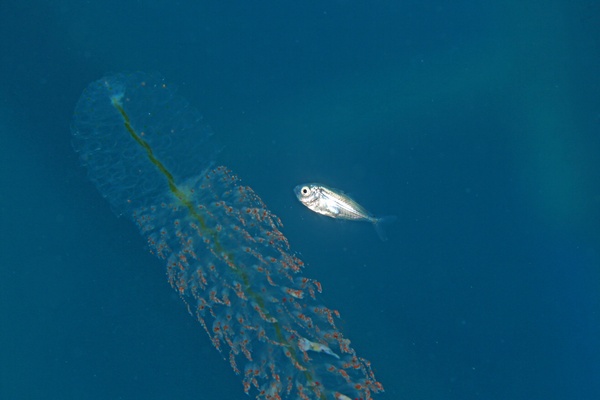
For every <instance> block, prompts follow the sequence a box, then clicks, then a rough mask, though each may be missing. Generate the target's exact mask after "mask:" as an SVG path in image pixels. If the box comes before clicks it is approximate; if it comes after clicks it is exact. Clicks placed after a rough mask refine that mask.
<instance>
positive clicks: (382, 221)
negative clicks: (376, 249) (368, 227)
mask: <svg viewBox="0 0 600 400" xmlns="http://www.w3.org/2000/svg"><path fill="white" fill-rule="evenodd" d="M397 219H398V217H396V216H395V215H387V216H385V217H381V218H374V219H373V226H374V227H375V232H377V236H379V239H381V241H382V242H385V241H387V235H386V234H385V230H384V229H383V226H384V225H389V224H391V223H392V222H395V221H396V220H397Z"/></svg>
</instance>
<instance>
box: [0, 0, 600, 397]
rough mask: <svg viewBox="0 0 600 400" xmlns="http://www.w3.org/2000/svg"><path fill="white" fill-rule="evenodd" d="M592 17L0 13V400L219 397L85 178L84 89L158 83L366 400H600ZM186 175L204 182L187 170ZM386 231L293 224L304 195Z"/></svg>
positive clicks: (410, 6) (272, 7)
mask: <svg viewBox="0 0 600 400" xmlns="http://www.w3.org/2000/svg"><path fill="white" fill-rule="evenodd" d="M599 16H600V8H599V7H598V6H597V5H595V3H593V2H585V1H580V2H572V1H569V2H567V1H552V0H551V1H546V2H535V1H513V2H498V4H493V3H492V4H490V2H483V1H482V2H473V1H456V2H452V4H448V2H441V1H434V2H430V1H410V2H397V1H371V2H358V1H350V0H347V1H343V0H338V1H319V2H316V1H312V2H297V1H294V2H293V1H283V2H282V1H279V2H275V1H257V2H222V1H220V2H216V1H215V2H191V1H180V2H170V1H153V2H123V1H121V2H112V1H102V2H81V1H53V2H45V1H26V2H24V1H16V0H5V1H3V2H2V3H1V4H0V71H1V76H2V77H3V84H2V85H0V154H1V157H0V177H1V181H0V184H1V190H0V218H1V220H0V235H1V236H0V343H1V348H2V351H0V398H1V399H81V398H85V399H96V398H97V399H141V398H144V399H165V398H179V399H207V400H208V399H233V398H243V396H244V395H243V391H242V386H241V383H240V382H241V380H240V379H239V377H236V376H235V375H234V373H233V372H232V371H231V369H230V367H229V365H228V362H227V361H224V360H223V359H222V357H221V355H219V353H218V352H217V351H216V350H215V349H214V348H213V347H212V345H211V343H210V341H209V340H208V338H207V337H206V334H205V333H204V332H203V331H202V328H201V327H200V325H199V324H198V323H197V322H196V321H195V320H194V319H193V318H191V317H190V316H189V315H188V314H187V311H186V310H185V307H184V306H183V305H182V304H181V301H180V300H179V299H178V297H177V295H176V293H175V292H174V291H173V290H172V289H171V288H170V287H169V284H168V282H167V279H166V275H165V270H164V267H163V265H162V263H161V262H160V261H158V260H157V259H155V258H154V257H153V256H152V255H150V254H148V253H147V251H146V249H145V243H144V240H143V239H142V237H141V236H140V235H139V234H138V232H137V231H136V228H135V227H134V226H133V225H132V224H131V223H130V222H129V221H128V220H127V219H125V218H121V219H118V218H116V217H115V215H114V214H113V213H112V212H111V210H110V207H109V205H108V203H107V202H106V201H104V200H103V199H102V198H101V196H100V195H99V194H98V193H97V191H96V189H95V187H94V186H93V184H91V183H90V182H89V181H88V180H87V178H86V172H85V170H84V169H83V168H82V167H81V166H80V164H79V161H78V158H77V154H76V153H75V152H74V151H73V150H72V148H71V144H70V142H71V138H70V130H69V125H70V121H71V116H72V112H73V109H74V106H75V103H76V102H77V99H78V98H79V96H80V94H81V92H82V90H83V89H84V87H85V86H86V85H87V84H88V83H89V82H91V81H93V80H96V79H98V78H100V77H101V76H103V75H105V74H107V73H110V72H119V71H135V70H146V71H160V72H161V73H162V74H163V75H164V76H165V77H166V78H167V79H168V80H169V81H170V82H173V83H174V84H176V85H177V86H179V92H180V93H181V94H182V95H183V96H185V97H186V98H187V99H188V100H189V101H190V102H191V103H192V104H194V105H195V106H196V107H197V108H198V109H199V110H201V111H202V113H203V114H204V116H205V118H206V120H207V121H208V123H209V124H210V125H211V127H212V129H213V130H214V131H215V132H216V134H217V137H218V140H219V142H220V143H222V145H223V151H222V152H221V155H220V156H219V159H218V161H219V163H222V164H224V165H227V166H228V167H229V168H231V169H232V170H233V171H234V172H236V173H238V174H239V175H240V177H241V178H242V179H243V181H244V183H245V184H247V185H249V186H251V187H252V188H253V189H254V190H255V191H256V192H257V193H258V194H259V195H260V196H261V197H262V198H263V200H264V201H265V203H266V204H267V205H268V206H269V208H270V209H271V210H272V211H273V212H274V213H276V214H277V215H279V216H280V217H281V219H282V221H283V223H284V233H285V234H286V236H287V237H288V239H289V240H290V242H291V245H292V248H293V249H294V250H295V251H296V252H298V253H299V254H300V256H301V257H302V258H303V260H304V261H305V262H306V263H307V269H306V275H308V276H311V277H314V278H317V279H318V280H320V281H321V282H322V283H323V287H324V299H325V301H326V304H327V305H328V306H329V307H331V308H335V309H338V310H340V312H341V314H342V323H341V325H342V327H343V330H344V332H345V334H346V335H347V336H348V337H349V338H350V339H351V340H352V344H353V346H354V347H355V348H356V350H357V351H358V353H359V354H360V355H361V356H363V357H365V358H367V359H369V360H370V361H371V362H372V365H373V367H374V370H375V372H376V375H377V377H378V379H379V380H380V381H381V382H382V383H383V385H384V387H385V389H386V392H385V394H383V395H380V396H377V398H381V399H485V400H488V399H498V400H500V399H597V398H600V381H599V380H598V379H597V378H598V376H600V229H598V226H600V211H599V210H600V155H599V154H600V135H599V134H598V126H600V97H599V95H598V93H600V78H598V73H597V72H598V70H599V68H600V55H599V53H598V45H599V42H598V38H599V37H600V28H599V26H598V24H597V21H598V17H599ZM200 164H202V162H200ZM312 181H314V182H322V183H325V184H328V185H330V186H333V187H337V188H340V189H343V190H345V191H346V192H349V193H351V194H352V195H353V196H354V197H355V198H356V199H357V200H358V201H360V202H361V203H362V204H364V205H365V206H366V207H367V208H368V209H370V210H371V211H372V212H373V213H374V214H376V215H385V214H396V215H397V216H398V222H397V223H396V224H395V225H393V226H390V227H389V229H388V236H389V238H390V240H389V241H388V242H386V243H383V242H381V241H379V239H378V238H377V235H376V234H375V232H374V230H373V228H372V227H370V226H369V225H368V224H357V223H350V222H347V223H342V222H338V221H334V220H331V219H327V218H325V217H321V216H318V215H316V214H313V213H311V212H310V211H308V210H307V209H306V208H304V207H303V206H302V205H300V204H299V203H298V202H297V200H296V199H295V198H294V195H293V192H292V188H293V187H294V186H295V185H297V184H299V183H302V182H312Z"/></svg>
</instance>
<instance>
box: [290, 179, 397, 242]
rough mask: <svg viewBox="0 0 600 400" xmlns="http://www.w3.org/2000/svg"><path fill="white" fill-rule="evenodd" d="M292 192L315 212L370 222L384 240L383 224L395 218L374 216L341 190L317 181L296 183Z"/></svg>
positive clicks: (332, 216) (391, 216)
mask: <svg viewBox="0 0 600 400" xmlns="http://www.w3.org/2000/svg"><path fill="white" fill-rule="evenodd" d="M294 193H295V194H296V197H298V200H300V202H301V203H302V204H304V205H305V206H306V207H308V208H309V209H310V210H312V211H314V212H316V213H319V214H323V215H326V216H328V217H331V218H338V219H349V220H353V221H366V222H370V223H372V224H373V226H374V227H375V231H376V232H377V234H378V235H379V238H380V239H381V240H383V241H384V242H385V241H386V240H387V236H386V235H385V232H384V231H383V225H384V224H387V223H390V222H393V221H395V220H396V217H395V216H393V215H390V216H387V217H381V218H377V217H374V216H373V215H372V214H371V213H370V212H368V211H367V210H366V209H365V208H364V207H363V206H361V205H360V204H358V203H357V202H356V201H354V200H352V199H351V198H350V197H349V196H348V195H346V194H344V193H343V192H342V191H340V190H337V189H332V188H329V187H327V186H325V185H321V184H318V183H305V184H303V185H298V186H296V187H295V188H294Z"/></svg>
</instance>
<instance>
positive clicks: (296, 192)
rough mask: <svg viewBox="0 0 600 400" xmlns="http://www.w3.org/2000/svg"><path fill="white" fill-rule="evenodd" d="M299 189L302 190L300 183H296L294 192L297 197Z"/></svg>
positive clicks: (298, 196)
mask: <svg viewBox="0 0 600 400" xmlns="http://www.w3.org/2000/svg"><path fill="white" fill-rule="evenodd" d="M300 190H302V185H298V186H296V187H295V188H294V194H295V195H296V197H297V198H300Z"/></svg>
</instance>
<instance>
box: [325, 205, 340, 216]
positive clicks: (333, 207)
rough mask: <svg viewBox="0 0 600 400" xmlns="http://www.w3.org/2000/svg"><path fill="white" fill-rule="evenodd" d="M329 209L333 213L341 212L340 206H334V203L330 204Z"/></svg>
mask: <svg viewBox="0 0 600 400" xmlns="http://www.w3.org/2000/svg"><path fill="white" fill-rule="evenodd" d="M327 211H329V212H330V213H331V214H333V215H338V214H339V213H340V208H339V207H336V206H334V205H333V204H328V205H327Z"/></svg>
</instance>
